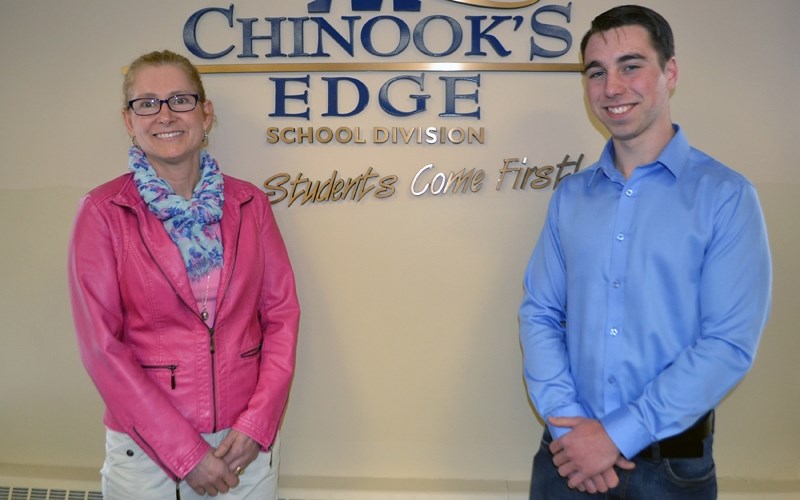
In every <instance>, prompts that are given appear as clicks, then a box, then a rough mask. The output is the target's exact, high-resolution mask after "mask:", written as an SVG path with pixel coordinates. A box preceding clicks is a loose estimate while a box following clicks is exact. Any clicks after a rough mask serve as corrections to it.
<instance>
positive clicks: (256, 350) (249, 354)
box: [239, 342, 264, 359]
mask: <svg viewBox="0 0 800 500" xmlns="http://www.w3.org/2000/svg"><path fill="white" fill-rule="evenodd" d="M263 345H264V343H263V342H262V343H260V344H258V345H257V346H255V347H253V348H252V349H248V350H246V351H245V352H243V353H242V354H240V355H239V356H240V357H241V358H242V359H247V358H255V357H256V356H258V355H260V354H261V347H262V346H263Z"/></svg>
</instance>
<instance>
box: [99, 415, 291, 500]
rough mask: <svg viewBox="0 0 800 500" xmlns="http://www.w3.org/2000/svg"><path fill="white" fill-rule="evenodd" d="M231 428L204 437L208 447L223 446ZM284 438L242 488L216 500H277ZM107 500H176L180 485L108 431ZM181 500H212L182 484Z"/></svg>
mask: <svg viewBox="0 0 800 500" xmlns="http://www.w3.org/2000/svg"><path fill="white" fill-rule="evenodd" d="M229 430H230V429H225V430H222V431H219V432H216V433H214V434H203V435H202V436H203V439H205V440H206V441H207V442H208V444H210V445H211V446H213V447H215V448H216V447H217V446H219V444H220V443H221V442H222V440H223V439H224V438H225V436H226V435H227V434H228V431H229ZM279 464H280V439H278V438H276V439H275V444H273V446H272V450H271V451H267V452H261V453H259V454H258V457H257V458H256V459H255V460H254V461H253V462H252V463H251V464H250V465H248V466H247V471H246V472H245V473H244V474H242V475H241V476H239V486H237V487H236V488H234V489H232V490H230V491H228V492H227V493H221V494H219V495H217V496H216V497H213V498H219V499H220V500H222V499H224V500H245V499H247V500H277V498H278V466H279ZM100 474H101V475H102V478H103V480H102V484H103V498H104V499H105V500H175V499H176V498H178V497H177V491H176V484H175V481H173V480H172V479H171V478H170V477H169V476H167V474H166V473H165V472H164V471H163V470H162V469H161V467H159V466H158V465H156V463H155V462H153V461H152V460H151V459H150V457H148V456H147V454H145V453H144V452H143V451H142V449H141V448H140V447H139V445H137V444H136V443H135V442H134V441H133V439H131V438H130V436H128V435H127V434H125V433H122V432H116V431H112V430H110V429H106V460H105V462H104V463H103V468H102V470H101V471H100ZM179 487H180V499H181V500H197V499H207V498H212V497H210V496H208V495H203V496H201V495H198V494H197V493H195V492H194V490H192V488H191V487H189V485H188V484H186V482H185V481H181V482H180V484H179Z"/></svg>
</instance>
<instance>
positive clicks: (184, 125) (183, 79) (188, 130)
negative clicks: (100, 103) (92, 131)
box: [122, 64, 214, 176]
mask: <svg viewBox="0 0 800 500" xmlns="http://www.w3.org/2000/svg"><path fill="white" fill-rule="evenodd" d="M194 87H195V86H194V85H193V84H192V83H191V80H190V79H189V77H188V76H187V75H186V74H185V72H184V71H183V70H182V69H181V68H180V67H178V66H176V65H173V64H160V65H151V66H144V67H140V68H138V69H137V71H136V74H135V75H134V80H133V85H132V86H131V87H130V91H129V95H128V99H130V100H132V99H139V98H142V97H155V98H157V99H169V98H170V97H172V96H174V95H176V94H197V93H198V89H196V88H194ZM122 116H123V119H124V121H125V126H126V128H127V129H128V134H129V135H131V136H132V137H135V138H136V143H137V144H138V145H139V147H140V148H142V150H143V151H144V152H145V154H147V157H148V159H149V160H150V163H151V164H152V165H153V168H155V169H156V172H158V174H159V175H160V176H163V173H164V172H165V169H170V168H174V167H189V168H199V165H200V149H201V148H202V147H203V143H204V139H205V133H206V131H207V130H209V128H210V127H211V122H212V119H213V116H214V113H213V107H212V104H211V101H205V102H198V103H197V106H196V107H195V108H194V109H193V110H191V111H185V112H175V111H172V110H171V109H170V108H169V106H168V105H167V104H166V103H163V104H162V105H161V110H160V111H159V112H158V113H156V114H154V115H148V116H139V115H137V114H135V113H134V112H133V110H132V109H130V108H127V109H125V110H124V111H123V112H122Z"/></svg>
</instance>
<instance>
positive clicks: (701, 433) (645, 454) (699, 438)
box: [636, 410, 714, 460]
mask: <svg viewBox="0 0 800 500" xmlns="http://www.w3.org/2000/svg"><path fill="white" fill-rule="evenodd" d="M713 432H714V411H713V410H712V411H710V412H708V413H706V414H705V415H704V416H703V417H701V418H700V420H698V421H697V422H695V424H694V425H692V426H691V427H689V428H688V429H686V430H685V431H683V432H681V433H680V434H677V435H675V436H672V437H668V438H666V439H662V440H661V441H657V442H655V443H653V444H651V445H650V446H648V447H647V448H645V449H643V450H642V451H641V452H639V454H638V455H636V458H645V459H650V460H661V459H664V458H700V457H702V456H703V440H704V439H705V438H707V437H708V436H709V435H710V434H712V433H713Z"/></svg>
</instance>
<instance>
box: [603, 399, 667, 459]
mask: <svg viewBox="0 0 800 500" xmlns="http://www.w3.org/2000/svg"><path fill="white" fill-rule="evenodd" d="M600 423H601V424H603V429H605V431H606V433H607V434H608V437H610V438H611V440H612V441H614V444H615V445H617V448H618V449H619V452H620V453H622V456H624V457H625V458H627V459H628V460H630V459H632V458H633V457H635V456H636V455H637V454H638V453H639V452H640V451H642V450H643V449H645V448H646V447H647V446H649V445H650V444H651V443H653V442H654V441H655V439H653V437H652V436H651V435H650V433H649V432H648V431H647V429H645V428H644V427H643V426H642V425H641V424H640V423H639V421H638V420H636V418H635V417H634V416H633V414H632V413H631V411H630V410H629V409H628V408H627V407H624V406H623V407H621V408H618V409H616V410H614V411H613V412H611V413H609V414H608V415H606V416H605V417H603V418H602V419H600Z"/></svg>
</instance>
